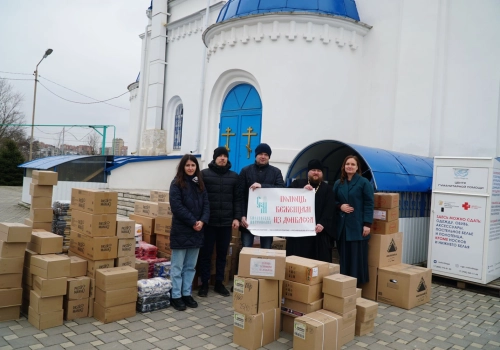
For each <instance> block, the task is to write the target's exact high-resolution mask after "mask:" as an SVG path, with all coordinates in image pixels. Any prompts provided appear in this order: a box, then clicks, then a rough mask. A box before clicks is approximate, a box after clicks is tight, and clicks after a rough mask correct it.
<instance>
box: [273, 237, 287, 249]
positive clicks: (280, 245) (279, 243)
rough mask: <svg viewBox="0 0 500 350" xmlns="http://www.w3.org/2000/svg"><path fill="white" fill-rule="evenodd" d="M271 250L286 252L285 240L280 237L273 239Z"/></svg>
mask: <svg viewBox="0 0 500 350" xmlns="http://www.w3.org/2000/svg"><path fill="white" fill-rule="evenodd" d="M271 249H276V250H286V239H285V238H281V237H273V243H272V245H271Z"/></svg>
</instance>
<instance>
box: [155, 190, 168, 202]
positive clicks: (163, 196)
mask: <svg viewBox="0 0 500 350" xmlns="http://www.w3.org/2000/svg"><path fill="white" fill-rule="evenodd" d="M150 200H151V202H169V201H170V197H169V195H168V191H150Z"/></svg>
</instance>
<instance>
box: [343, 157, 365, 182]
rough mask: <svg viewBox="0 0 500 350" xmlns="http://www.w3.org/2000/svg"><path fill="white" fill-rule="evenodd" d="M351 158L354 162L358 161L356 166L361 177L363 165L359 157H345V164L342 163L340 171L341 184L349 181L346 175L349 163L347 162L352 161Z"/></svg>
mask: <svg viewBox="0 0 500 350" xmlns="http://www.w3.org/2000/svg"><path fill="white" fill-rule="evenodd" d="M351 158H352V159H354V160H355V161H356V165H357V166H358V171H357V173H358V174H359V175H361V164H360V163H359V159H358V157H356V156H347V157H345V159H344V162H343V163H342V168H341V169H340V171H341V174H340V183H341V184H343V183H344V181H345V180H346V179H347V174H346V172H345V163H347V161H348V160H349V159H351Z"/></svg>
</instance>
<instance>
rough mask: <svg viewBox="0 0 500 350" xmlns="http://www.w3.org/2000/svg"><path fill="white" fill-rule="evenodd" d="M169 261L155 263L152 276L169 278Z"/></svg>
mask: <svg viewBox="0 0 500 350" xmlns="http://www.w3.org/2000/svg"><path fill="white" fill-rule="evenodd" d="M170 267H171V263H170V261H165V262H160V263H155V269H154V277H163V278H170Z"/></svg>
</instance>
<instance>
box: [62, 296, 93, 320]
mask: <svg viewBox="0 0 500 350" xmlns="http://www.w3.org/2000/svg"><path fill="white" fill-rule="evenodd" d="M88 314H89V299H88V298H86V299H78V300H69V299H64V319H65V320H67V321H69V320H75V319H77V318H84V317H87V316H88Z"/></svg>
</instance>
